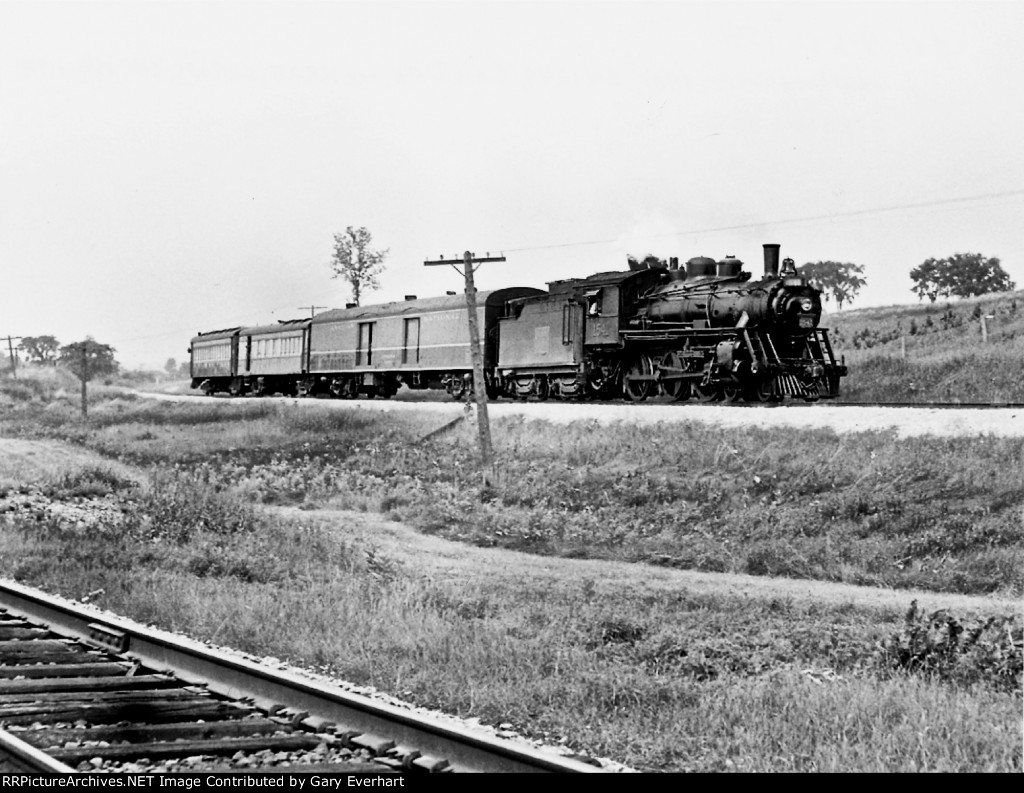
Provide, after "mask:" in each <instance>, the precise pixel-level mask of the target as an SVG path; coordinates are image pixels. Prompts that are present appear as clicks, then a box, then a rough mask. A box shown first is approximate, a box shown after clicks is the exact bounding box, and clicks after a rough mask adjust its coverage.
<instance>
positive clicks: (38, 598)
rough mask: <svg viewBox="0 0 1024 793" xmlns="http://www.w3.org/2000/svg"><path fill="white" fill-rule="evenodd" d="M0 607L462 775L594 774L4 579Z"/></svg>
mask: <svg viewBox="0 0 1024 793" xmlns="http://www.w3.org/2000/svg"><path fill="white" fill-rule="evenodd" d="M0 607H2V608H5V609H6V610H7V611H8V613H10V614H13V615H15V616H20V617H23V618H25V619H28V620H31V621H35V622H41V623H45V624H46V625H47V627H48V628H49V629H50V630H52V631H54V632H55V633H59V634H63V635H66V636H68V637H70V638H75V639H78V640H80V641H82V642H85V643H88V644H92V645H94V646H100V647H102V648H103V649H106V650H108V651H113V652H119V653H123V654H125V655H126V656H128V657H129V658H131V659H133V660H137V661H138V662H140V663H141V664H143V665H144V666H146V667H150V668H153V669H156V670H160V671H165V670H166V671H167V672H169V673H172V674H174V675H175V676H177V677H178V678H180V679H181V680H183V681H186V682H188V683H193V684H196V685H205V686H206V687H207V688H208V689H209V690H210V691H212V692H215V693H218V694H221V695H224V696H229V697H234V698H238V699H246V698H247V699H250V700H251V701H252V702H253V704H254V705H255V706H256V707H258V708H260V709H264V710H267V711H271V712H276V713H278V714H281V713H283V714H285V715H291V716H292V717H294V718H295V720H296V721H305V722H306V723H312V724H318V725H321V726H323V727H327V726H334V728H335V729H336V730H338V731H353V732H358V733H360V734H364V735H365V734H369V735H371V736H380V737H381V738H386V739H388V740H392V741H394V742H395V743H396V744H398V745H399V746H410V747H413V748H415V749H417V750H418V751H420V752H422V753H423V754H424V755H428V756H434V757H437V758H444V759H445V760H447V761H448V763H449V764H450V765H451V769H452V770H453V771H456V772H502V773H526V772H561V773H593V772H601V771H602V769H601V768H598V767H595V766H592V765H590V764H588V763H584V762H582V761H580V760H576V759H573V758H568V757H564V756H561V755H558V754H555V753H552V752H547V751H543V750H540V749H535V748H533V747H529V746H523V745H521V744H517V743H513V742H511V741H505V740H502V739H500V738H497V737H495V736H492V735H489V734H487V733H484V732H475V731H472V730H470V729H468V728H464V727H461V726H455V725H452V724H449V723H445V722H442V721H440V720H438V719H435V718H431V717H428V716H424V715H422V714H418V713H414V712H412V711H409V710H405V709H403V708H399V707H396V706H393V705H389V704H387V703H384V702H380V701H377V700H374V699H373V698H371V697H366V696H363V695H360V694H355V693H352V692H349V691H345V690H344V689H342V688H338V687H336V686H332V685H329V684H325V683H320V682H315V681H312V680H310V679H308V678H305V677H302V676H300V675H297V674H292V673H290V672H287V671H283V670H272V669H268V668H266V667H264V666H261V665H260V664H257V663H254V662H252V661H249V660H246V659H244V658H240V657H237V656H235V655H231V654H229V653H226V652H223V651H220V650H216V649H213V648H210V647H207V646H205V645H203V644H201V643H199V642H196V641H194V640H192V639H187V638H184V637H182V636H178V635H175V634H172V633H168V632H165V631H161V630H157V629H154V628H150V627H146V626H143V625H139V624H138V623H135V622H132V621H130V620H128V619H124V618H122V617H117V616H113V615H109V614H107V613H105V612H96V611H93V610H91V609H86V608H83V607H82V606H81V604H77V603H73V602H72V601H68V600H65V599H63V598H59V597H56V596H53V595H48V594H46V593H43V592H40V591H38V590H35V589H31V588H29V587H26V586H22V585H21V584H17V583H15V582H12V581H7V580H3V579H0Z"/></svg>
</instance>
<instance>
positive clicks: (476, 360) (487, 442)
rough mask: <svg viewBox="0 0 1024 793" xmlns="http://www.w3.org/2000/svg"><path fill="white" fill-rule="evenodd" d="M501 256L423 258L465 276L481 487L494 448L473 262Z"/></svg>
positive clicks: (490, 470)
mask: <svg viewBox="0 0 1024 793" xmlns="http://www.w3.org/2000/svg"><path fill="white" fill-rule="evenodd" d="M503 261H505V257H504V256H490V255H488V256H483V257H480V258H477V257H475V256H474V255H473V254H472V253H470V252H469V251H466V252H465V253H464V254H463V255H462V258H461V259H445V258H444V257H442V258H440V259H436V260H433V261H430V260H428V261H425V262H423V264H424V265H426V266H427V267H436V266H437V265H441V264H448V265H451V266H452V267H453V268H454V269H455V271H456V272H459V265H460V264H461V265H462V266H463V267H462V274H463V276H465V279H466V308H467V309H468V311H469V353H470V359H471V360H472V362H473V396H474V398H475V400H476V418H477V429H478V431H479V434H480V456H481V457H482V458H483V466H484V486H487V485H490V484H491V483H492V481H493V479H494V451H493V450H492V448H491V422H490V419H489V418H488V415H487V381H486V380H485V379H484V359H483V354H482V353H481V352H480V326H479V324H478V323H477V317H476V284H474V283H473V270H474V265H480V264H483V263H484V262H503Z"/></svg>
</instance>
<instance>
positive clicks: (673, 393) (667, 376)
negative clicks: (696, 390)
mask: <svg viewBox="0 0 1024 793" xmlns="http://www.w3.org/2000/svg"><path fill="white" fill-rule="evenodd" d="M685 370H686V367H685V366H684V365H683V356H681V355H680V354H679V353H678V352H675V351H672V352H669V353H665V357H664V358H662V359H661V390H662V391H664V392H665V396H667V397H670V398H672V399H674V400H675V401H676V402H684V401H686V400H687V399H689V398H690V390H691V386H690V380H688V379H687V378H686V377H684V376H683V372H684V371H685Z"/></svg>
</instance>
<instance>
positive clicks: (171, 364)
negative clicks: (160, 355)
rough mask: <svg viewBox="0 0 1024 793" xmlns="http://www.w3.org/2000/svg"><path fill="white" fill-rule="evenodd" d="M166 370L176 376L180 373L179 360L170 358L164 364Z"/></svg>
mask: <svg viewBox="0 0 1024 793" xmlns="http://www.w3.org/2000/svg"><path fill="white" fill-rule="evenodd" d="M164 371H165V372H167V374H168V375H170V376H171V377H174V376H175V375H176V374H177V373H178V362H177V361H176V360H174V359H173V358H168V359H167V363H165V364H164Z"/></svg>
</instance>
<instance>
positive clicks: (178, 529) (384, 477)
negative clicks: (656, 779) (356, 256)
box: [0, 383, 1024, 771]
mask: <svg viewBox="0 0 1024 793" xmlns="http://www.w3.org/2000/svg"><path fill="white" fill-rule="evenodd" d="M5 387H6V384H5ZM19 388H20V389H22V390H21V391H19V394H18V399H17V400H12V399H9V398H8V399H5V400H4V401H3V402H2V403H0V409H3V410H4V413H3V414H2V415H3V419H2V420H0V434H5V435H13V434H17V435H21V436H31V437H49V438H59V439H62V440H67V441H71V442H73V443H76V444H80V445H82V446H85V447H88V448H89V449H92V450H96V451H99V452H101V453H102V454H104V455H105V456H107V457H108V458H109V459H110V460H111V461H115V460H116V461H118V463H119V464H129V465H132V466H138V467H140V468H142V469H143V470H145V471H146V472H147V473H148V477H149V485H148V486H146V487H143V488H139V487H138V486H136V485H135V484H134V483H133V482H131V481H129V480H128V479H126V478H124V477H121V476H119V475H117V474H115V473H113V472H112V469H109V468H105V467H102V466H101V467H90V468H86V469H84V470H79V471H64V472H57V471H54V473H53V475H52V476H51V477H49V478H48V479H46V480H44V481H43V482H42V483H41V484H40V485H37V486H36V492H39V493H41V494H45V495H46V497H47V498H49V499H51V500H53V501H56V502H62V501H63V502H72V501H74V500H75V499H80V498H91V499H99V498H106V499H107V500H109V501H111V502H114V503H116V504H118V505H119V506H120V508H121V509H122V518H121V521H120V524H119V525H117V526H115V527H110V528H108V529H106V530H100V529H98V528H96V527H89V526H87V525H82V524H79V523H76V522H73V521H68V520H62V519H61V518H60V516H59V514H55V513H51V512H47V511H45V510H38V509H37V510H35V511H31V512H28V513H26V511H25V510H23V509H21V510H13V511H10V512H8V513H7V514H6V515H5V516H4V519H3V523H2V525H0V571H2V572H3V574H5V575H9V576H13V577H16V578H18V579H19V580H22V581H24V582H25V583H29V584H34V585H38V586H41V587H43V588H46V589H49V590H52V591H58V592H60V593H62V594H64V595H66V596H70V597H78V598H81V597H83V596H84V595H85V594H86V593H89V592H96V591H97V590H103V594H102V595H100V596H98V597H99V598H100V599H101V602H102V604H103V605H104V606H105V607H108V608H112V609H115V610H117V611H121V612H124V613H126V614H128V615H130V616H133V617H134V618H136V619H139V620H142V621H146V622H154V623H156V624H158V625H161V626H163V627H165V628H171V629H175V630H185V631H188V632H189V633H191V634H193V635H195V636H198V637H201V638H208V639H211V640H213V641H216V642H220V643H223V644H227V645H231V646H235V647H238V648H240V649H244V650H248V651H251V652H258V653H261V654H270V655H275V656H278V657H284V658H290V659H292V660H294V661H296V662H300V663H304V664H307V665H310V666H313V667H317V668H320V669H323V670H326V671H329V672H331V673H334V674H337V675H339V676H342V677H345V678H346V679H350V680H354V681H356V682H361V683H369V684H372V685H375V686H377V687H378V688H381V689H384V690H388V691H390V692H392V693H394V694H396V695H400V696H403V697H404V698H406V699H409V700H412V701H416V702H417V703H420V704H424V705H428V706H436V707H440V708H443V709H445V710H448V711H451V712H455V713H458V714H460V715H464V716H476V717H479V718H481V719H482V720H484V721H491V722H493V721H502V722H510V723H512V724H513V725H515V726H516V727H517V728H521V729H523V730H529V731H530V732H531V733H533V734H534V735H537V736H543V737H547V738H549V739H558V738H564V739H565V740H566V741H567V742H568V743H569V744H570V745H572V746H577V747H579V748H581V749H586V750H589V751H592V752H595V753H597V754H602V755H606V756H610V757H614V758H616V759H618V760H621V761H624V762H627V763H629V764H631V765H633V766H635V767H638V768H641V769H645V770H685V769H692V770H726V769H736V770H749V771H765V770H771V771H784V770H799V771H807V770H845V771H872V770H874V771H880V770H951V771H952V770H959V771H965V770H1004V771H1005V770H1020V769H1021V752H1020V707H1021V699H1020V687H1021V664H1020V641H1021V621H1020V616H1019V614H1017V615H1012V616H1011V615H1007V614H1005V613H1003V612H999V611H990V612H989V613H984V612H982V613H980V614H966V613H963V614H940V615H937V616H935V618H934V619H931V620H930V619H929V618H928V616H927V615H921V614H916V613H913V614H910V615H909V616H907V615H906V614H905V612H906V611H907V607H908V606H909V602H908V601H904V602H903V603H901V604H900V606H899V607H894V608H874V607H872V608H868V607H859V606H856V605H854V604H852V603H844V602H838V603H837V602H834V601H830V600H829V599H827V598H822V599H815V600H805V599H790V598H758V597H756V596H755V597H749V596H745V595H740V594H736V595H734V594H701V593H694V592H690V591H688V590H687V588H686V586H685V585H684V584H681V583H675V584H674V583H673V582H674V581H675V579H673V578H672V576H673V575H678V574H675V573H673V572H672V568H680V569H685V568H693V569H700V570H717V571H736V572H748V573H753V574H755V575H762V576H768V575H790V576H802V577H806V578H808V579H819V580H825V581H847V582H856V583H876V584H882V585H885V586H892V587H908V586H915V587H921V588H926V589H931V590H935V591H947V592H967V593H987V592H997V593H1000V594H1003V595H1007V596H1014V597H1019V596H1020V594H1021V592H1022V581H1021V575H1022V574H1021V569H1022V565H1021V562H1022V553H1024V552H1022V543H1021V534H1022V529H1021V522H1022V521H1021V517H1022V507H1024V483H1022V481H1021V474H1020V471H1021V469H1022V466H1024V459H1022V455H1024V449H1022V446H1024V445H1022V443H1021V442H1020V441H1000V440H994V439H987V440H985V441H984V442H982V441H980V440H978V441H974V440H948V441H940V440H930V439H917V440H911V441H907V440H903V441H900V442H896V440H895V439H894V438H893V437H892V436H890V435H888V434H865V435H853V436H842V437H840V436H836V435H834V434H832V433H828V432H811V433H796V432H793V431H779V432H767V431H764V432H760V431H758V432H751V433H747V434H744V435H741V436H738V435H732V436H729V437H726V436H724V435H723V434H722V432H721V431H720V430H716V429H714V428H710V427H701V426H697V425H673V427H672V429H671V431H668V430H667V429H666V428H664V427H652V428H639V427H611V428H602V429H601V430H600V431H596V429H597V428H595V427H590V426H582V425H576V426H570V427H567V428H560V427H553V426H547V425H543V424H537V423H524V422H521V421H502V422H496V423H495V427H494V434H495V441H496V444H497V447H498V449H499V453H500V457H501V461H502V462H501V468H502V480H501V481H500V482H499V483H498V486H497V487H496V488H495V490H494V492H492V493H490V494H488V498H487V499H486V500H485V501H483V502H481V501H479V500H478V499H477V498H476V497H475V492H476V488H475V482H476V481H477V476H476V474H475V471H474V470H473V461H472V455H471V454H470V453H468V452H467V450H471V449H472V448H473V428H472V427H471V426H462V427H457V428H455V429H453V430H451V431H450V432H447V433H443V434H441V435H438V436H435V437H433V438H431V439H430V440H428V441H426V442H424V443H417V440H418V439H419V438H422V437H423V436H424V435H426V434H427V433H428V432H429V431H430V430H432V429H434V428H435V427H436V426H438V425H439V424H440V423H441V422H442V420H441V419H439V418H437V417H426V416H412V415H410V416H403V417H396V416H378V415H373V414H366V413H356V412H353V411H327V410H324V409H322V408H318V407H316V406H312V407H311V408H309V409H305V410H302V411H295V410H283V409H280V408H277V407H275V406H274V405H272V404H267V403H262V404H246V405H232V406H227V405H216V406H209V407H205V406H203V407H200V406H190V405H152V404H148V403H144V402H140V401H132V400H124V399H122V398H110V399H102V398H101V397H102V394H100V393H99V392H97V402H96V404H95V405H94V407H93V409H92V410H91V418H90V420H89V422H88V423H87V424H83V423H82V422H81V421H80V420H78V419H77V418H76V416H75V410H74V399H73V398H72V399H70V400H68V401H65V400H63V399H61V398H60V397H59V396H56V397H55V395H54V393H53V392H52V388H51V387H50V386H47V385H46V384H45V383H44V384H38V385H37V386H29V385H21V386H19ZM25 389H28V390H29V391H32V393H31V394H28V396H30V397H32V398H31V399H29V400H28V401H26V400H25V398H24V397H25V396H26V391H25ZM0 399H3V397H0ZM225 408H226V409H227V410H229V411H230V413H228V414H227V416H230V417H231V418H230V420H225V418H226V413H225ZM112 464H113V463H112ZM22 489H24V490H26V491H32V488H31V487H28V486H25V487H22V485H21V484H20V483H19V482H18V472H16V471H11V470H4V469H3V468H2V464H0V492H2V491H4V490H6V491H7V493H6V495H7V496H8V503H12V497H13V496H14V495H16V494H17V492H18V491H19V490H22ZM261 504H263V505H275V504H291V505H297V506H300V507H302V508H303V509H305V510H308V512H306V513H305V514H306V516H308V519H305V518H303V519H299V520H293V521H282V520H280V519H278V518H275V517H274V516H273V514H272V513H268V512H267V511H265V510H264V509H261V507H260V505H261ZM322 508H340V509H349V510H361V511H364V512H367V513H370V514H373V513H380V514H381V515H384V516H387V517H389V518H392V519H395V520H400V521H403V522H404V523H406V524H409V525H411V526H415V527H417V528H418V529H419V530H420V531H421V532H424V533H428V534H435V535H439V536H442V537H447V538H451V539H456V540H461V541H463V542H467V543H474V544H477V545H482V546H489V547H495V546H496V547H499V548H507V549H515V550H525V551H529V552H531V553H533V554H544V555H547V556H562V557H575V558H576V560H573V561H569V560H566V561H564V562H561V563H559V564H557V565H554V566H553V565H551V564H550V561H549V563H548V564H546V565H543V566H541V567H537V566H536V562H532V561H531V557H520V556H514V555H513V556H506V557H504V558H503V559H502V561H501V563H500V564H498V565H497V566H495V567H492V568H488V569H487V574H486V575H483V574H477V573H479V572H480V571H477V570H474V569H473V568H472V563H470V564H469V565H467V566H466V567H464V568H461V569H460V568H457V567H456V568H452V567H449V568H447V569H445V570H444V571H443V573H442V572H440V571H435V572H434V574H431V573H430V572H428V571H425V570H424V569H422V568H421V567H420V566H419V565H417V564H413V563H411V562H405V563H403V562H401V561H399V557H398V555H397V553H393V554H390V555H389V553H386V552H385V551H384V550H383V549H382V546H381V545H380V544H379V543H378V542H376V541H375V538H374V534H373V533H372V532H371V531H368V530H366V531H364V530H360V529H359V528H358V526H359V521H357V520H355V519H352V518H346V517H345V514H346V513H338V514H336V515H333V516H332V513H329V512H326V511H322ZM481 553H483V552H481ZM582 557H589V558H592V559H600V560H612V561H625V562H646V563H648V564H643V565H641V564H635V565H632V566H629V567H626V568H623V566H621V565H619V566H618V567H616V568H615V582H614V584H612V583H610V576H609V578H607V579H606V578H604V577H603V576H602V572H601V571H602V570H603V569H607V570H611V569H612V568H611V567H608V568H602V567H601V566H600V565H594V564H592V563H589V562H584V561H579V559H581V558H582ZM611 563H612V562H611V561H609V562H608V564H611ZM652 563H653V564H654V565H657V567H651V566H650V564H652ZM624 570H625V571H626V572H624ZM655 581H658V582H661V583H660V585H659V586H654V585H653V582H655ZM666 581H667V582H668V583H667V584H666ZM908 600H909V599H908ZM1015 641H1016V643H1017V646H1016V648H1015V647H1014V642H1015Z"/></svg>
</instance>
